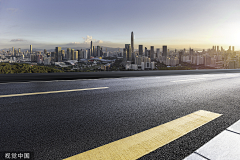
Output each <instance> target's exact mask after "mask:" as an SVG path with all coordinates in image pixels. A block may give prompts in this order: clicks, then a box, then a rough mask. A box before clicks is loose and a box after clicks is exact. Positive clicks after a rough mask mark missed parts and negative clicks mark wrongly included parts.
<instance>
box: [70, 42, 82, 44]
mask: <svg viewBox="0 0 240 160" xmlns="http://www.w3.org/2000/svg"><path fill="white" fill-rule="evenodd" d="M69 44H81V43H80V42H71V43H69Z"/></svg>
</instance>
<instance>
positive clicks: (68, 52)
mask: <svg viewBox="0 0 240 160" xmlns="http://www.w3.org/2000/svg"><path fill="white" fill-rule="evenodd" d="M66 58H67V60H71V48H67V56H66Z"/></svg>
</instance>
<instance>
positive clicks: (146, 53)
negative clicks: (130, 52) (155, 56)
mask: <svg viewBox="0 0 240 160" xmlns="http://www.w3.org/2000/svg"><path fill="white" fill-rule="evenodd" d="M145 56H146V57H147V56H148V51H147V47H145Z"/></svg>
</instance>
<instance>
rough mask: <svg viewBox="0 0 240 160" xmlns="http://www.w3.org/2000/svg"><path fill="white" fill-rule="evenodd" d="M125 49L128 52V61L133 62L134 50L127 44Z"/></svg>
mask: <svg viewBox="0 0 240 160" xmlns="http://www.w3.org/2000/svg"><path fill="white" fill-rule="evenodd" d="M125 49H126V50H127V61H132V48H131V45H130V44H125Z"/></svg>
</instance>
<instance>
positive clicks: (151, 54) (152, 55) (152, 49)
mask: <svg viewBox="0 0 240 160" xmlns="http://www.w3.org/2000/svg"><path fill="white" fill-rule="evenodd" d="M154 54H155V53H154V46H151V50H150V58H151V60H154Z"/></svg>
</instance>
